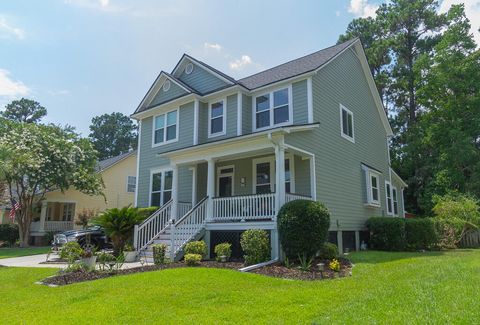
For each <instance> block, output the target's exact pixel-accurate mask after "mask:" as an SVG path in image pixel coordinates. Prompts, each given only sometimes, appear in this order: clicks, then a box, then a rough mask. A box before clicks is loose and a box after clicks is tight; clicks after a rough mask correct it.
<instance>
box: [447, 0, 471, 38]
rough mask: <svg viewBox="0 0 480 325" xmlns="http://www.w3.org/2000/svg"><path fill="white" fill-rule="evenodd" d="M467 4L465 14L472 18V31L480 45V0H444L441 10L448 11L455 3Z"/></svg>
mask: <svg viewBox="0 0 480 325" xmlns="http://www.w3.org/2000/svg"><path fill="white" fill-rule="evenodd" d="M460 3H464V4H465V15H466V16H467V18H468V19H469V20H470V24H471V25H472V28H471V29H470V31H471V32H472V33H473V36H474V38H475V42H477V45H480V32H479V31H478V29H479V28H480V0H443V1H442V3H441V5H440V12H447V11H448V9H450V7H451V6H452V5H454V4H460Z"/></svg>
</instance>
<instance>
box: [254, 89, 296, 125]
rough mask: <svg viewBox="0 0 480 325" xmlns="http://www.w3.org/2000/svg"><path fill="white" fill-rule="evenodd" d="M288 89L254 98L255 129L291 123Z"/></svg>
mask: <svg viewBox="0 0 480 325" xmlns="http://www.w3.org/2000/svg"><path fill="white" fill-rule="evenodd" d="M291 109H292V105H291V95H290V88H283V89H280V90H276V91H273V92H270V93H267V94H264V95H261V96H258V97H256V98H255V129H257V130H259V129H266V128H269V127H273V126H279V125H284V124H287V123H290V121H291V115H292V113H291Z"/></svg>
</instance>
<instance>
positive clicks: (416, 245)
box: [404, 218, 438, 250]
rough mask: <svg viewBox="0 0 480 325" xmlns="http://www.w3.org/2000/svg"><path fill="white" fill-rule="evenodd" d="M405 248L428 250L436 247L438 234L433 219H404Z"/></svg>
mask: <svg viewBox="0 0 480 325" xmlns="http://www.w3.org/2000/svg"><path fill="white" fill-rule="evenodd" d="M404 222H405V240H406V248H407V249H409V250H419V249H430V248H433V247H434V246H436V245H437V243H438V234H437V230H436V228H435V220H433V218H415V219H404Z"/></svg>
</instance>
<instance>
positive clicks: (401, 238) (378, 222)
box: [367, 217, 405, 251]
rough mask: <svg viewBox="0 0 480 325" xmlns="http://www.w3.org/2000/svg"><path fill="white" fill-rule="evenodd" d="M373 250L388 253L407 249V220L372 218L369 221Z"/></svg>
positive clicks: (368, 226)
mask: <svg viewBox="0 0 480 325" xmlns="http://www.w3.org/2000/svg"><path fill="white" fill-rule="evenodd" d="M367 228H368V230H369V231H370V246H371V248H374V249H378V250H386V251H402V250H404V249H405V219H403V218H392V217H372V218H370V219H368V220H367Z"/></svg>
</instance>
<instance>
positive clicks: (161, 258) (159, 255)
mask: <svg viewBox="0 0 480 325" xmlns="http://www.w3.org/2000/svg"><path fill="white" fill-rule="evenodd" d="M152 250H153V264H155V265H163V264H165V263H166V261H167V258H166V253H167V245H165V244H155V245H153V246H152Z"/></svg>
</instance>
